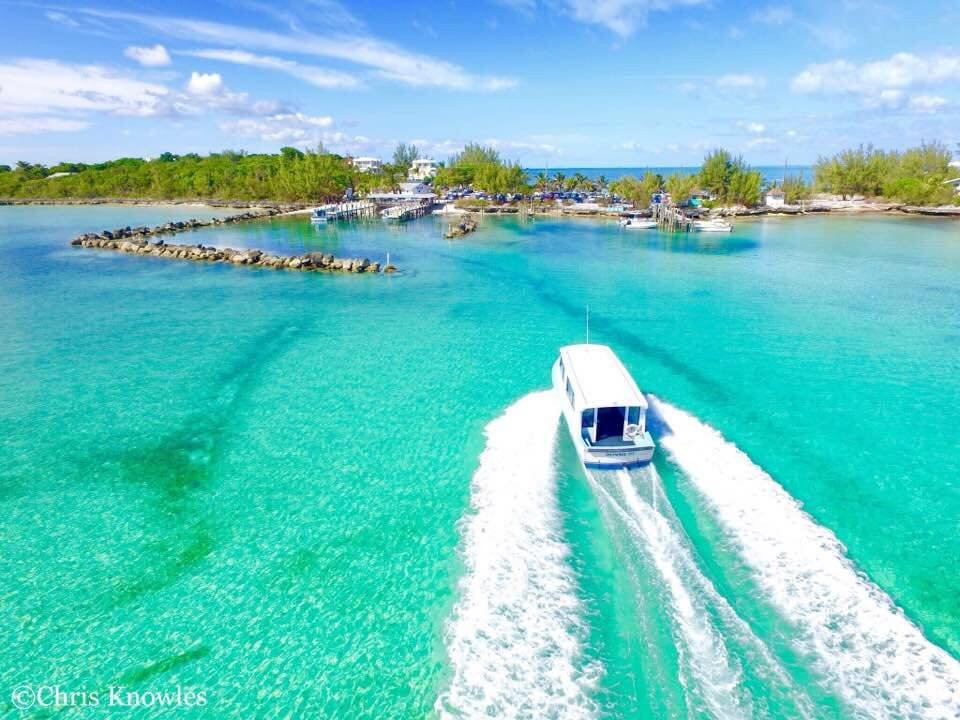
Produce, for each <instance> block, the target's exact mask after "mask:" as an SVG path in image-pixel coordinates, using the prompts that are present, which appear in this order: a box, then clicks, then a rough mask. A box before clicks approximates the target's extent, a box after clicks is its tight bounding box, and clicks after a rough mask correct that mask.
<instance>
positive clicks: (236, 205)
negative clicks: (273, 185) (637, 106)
mask: <svg viewBox="0 0 960 720" xmlns="http://www.w3.org/2000/svg"><path fill="white" fill-rule="evenodd" d="M24 205H43V206H71V205H76V206H86V205H129V206H133V207H212V208H228V209H238V210H240V209H243V210H255V209H259V210H272V211H275V213H274V214H275V215H301V214H305V213H308V212H309V211H310V209H311V208H313V207H314V206H315V203H302V202H286V201H279V200H249V201H247V200H217V199H209V200H204V199H197V198H192V199H183V198H180V199H170V200H153V199H149V198H0V207H2V206H8V207H13V206H24ZM463 210H464V211H465V212H468V213H471V214H478V215H479V214H487V213H488V214H490V215H512V214H522V213H525V212H526V213H529V214H532V215H540V216H567V217H606V216H609V217H624V216H628V215H640V216H643V213H645V212H649V211H645V210H638V211H624V212H609V211H606V210H604V209H603V208H578V207H577V206H576V205H567V206H563V207H560V206H544V207H531V206H529V205H527V206H524V205H523V204H522V203H517V204H507V205H490V206H487V207H484V208H479V207H478V208H474V207H464V208H463ZM832 213H836V214H841V215H843V214H846V215H856V214H900V215H922V216H925V217H946V218H960V205H908V204H905V203H895V202H885V201H880V200H814V201H811V202H807V203H804V204H803V205H793V206H790V205H787V206H784V207H782V208H770V207H756V208H748V207H743V206H740V207H737V206H733V207H716V208H701V209H699V210H698V214H699V215H721V216H724V217H762V216H765V215H776V216H802V215H823V214H832Z"/></svg>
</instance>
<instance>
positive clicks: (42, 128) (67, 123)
mask: <svg viewBox="0 0 960 720" xmlns="http://www.w3.org/2000/svg"><path fill="white" fill-rule="evenodd" d="M88 127H90V123H89V122H86V121H85V120H70V119H67V118H58V117H36V116H31V117H4V118H0V135H27V134H32V133H41V132H42V133H47V132H75V131H77V130H85V129H87V128H88Z"/></svg>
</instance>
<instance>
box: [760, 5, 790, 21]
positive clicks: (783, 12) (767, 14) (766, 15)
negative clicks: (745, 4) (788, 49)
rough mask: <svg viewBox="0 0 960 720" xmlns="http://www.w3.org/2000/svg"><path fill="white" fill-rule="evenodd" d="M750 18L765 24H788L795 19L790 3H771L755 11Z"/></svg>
mask: <svg viewBox="0 0 960 720" xmlns="http://www.w3.org/2000/svg"><path fill="white" fill-rule="evenodd" d="M750 19H751V20H753V22H757V23H763V24H765V25H786V24H787V23H788V22H790V21H791V20H793V9H792V8H791V7H790V6H789V5H770V6H769V7H766V8H764V9H762V10H757V11H756V12H754V13H753V15H751V16H750Z"/></svg>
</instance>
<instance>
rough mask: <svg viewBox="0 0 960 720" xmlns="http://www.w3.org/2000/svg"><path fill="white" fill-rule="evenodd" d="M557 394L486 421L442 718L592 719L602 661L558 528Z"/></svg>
mask: <svg viewBox="0 0 960 720" xmlns="http://www.w3.org/2000/svg"><path fill="white" fill-rule="evenodd" d="M559 416H560V409H559V406H558V404H557V399H556V396H555V395H554V393H552V392H550V391H546V392H538V393H533V394H531V395H527V396H526V397H524V398H522V399H521V400H519V401H518V402H516V403H515V404H514V405H512V406H510V407H509V408H508V409H507V410H506V412H505V413H504V414H503V415H502V416H500V417H499V418H497V419H496V420H494V421H493V422H491V423H490V424H489V425H488V426H487V428H486V436H487V446H486V449H485V450H484V452H483V454H482V455H481V456H480V467H479V468H478V470H477V472H476V474H475V475H474V477H473V483H472V486H471V512H470V514H469V515H467V516H466V517H465V518H464V520H463V525H462V534H463V541H462V542H463V557H464V562H465V565H466V568H465V574H464V577H463V579H462V580H461V583H460V599H459V601H458V603H457V605H456V607H455V608H454V612H453V616H452V617H451V619H450V621H449V622H448V625H447V628H446V644H447V654H448V657H449V660H450V664H451V668H452V678H451V681H450V685H449V687H448V689H447V690H446V691H444V692H443V693H442V694H441V695H440V697H439V698H438V699H437V702H436V707H435V709H436V711H437V714H438V715H439V716H440V717H484V718H489V717H507V718H558V719H560V718H570V719H572V720H577V719H579V718H592V717H594V716H595V715H596V714H597V708H596V704H595V703H594V701H593V700H592V699H591V691H592V689H593V688H594V687H595V685H596V684H597V681H598V679H599V676H600V674H601V673H600V668H599V665H598V664H596V663H586V662H585V660H584V658H583V653H582V646H583V635H584V632H585V623H584V621H583V619H582V607H581V603H580V601H579V599H578V598H577V595H576V592H575V589H576V586H575V578H574V576H573V572H572V570H571V569H570V565H569V555H570V550H569V548H568V546H567V545H566V544H565V543H564V542H563V540H562V539H561V537H560V534H561V529H562V528H561V518H560V511H559V509H558V506H557V498H556V470H555V467H554V449H555V445H556V431H557V424H558V422H557V421H558V418H559Z"/></svg>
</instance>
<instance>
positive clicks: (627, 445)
mask: <svg viewBox="0 0 960 720" xmlns="http://www.w3.org/2000/svg"><path fill="white" fill-rule="evenodd" d="M553 383H554V387H555V388H557V390H558V391H559V392H560V393H561V395H562V397H563V398H564V400H565V402H564V407H563V414H564V416H565V418H566V420H567V425H568V427H569V429H570V434H571V436H572V437H573V439H574V442H575V443H576V444H577V445H578V450H579V451H580V454H581V458H582V459H583V460H584V462H585V463H587V465H588V466H591V465H592V466H603V467H607V466H610V465H620V466H630V465H633V464H640V463H642V462H646V461H649V460H650V458H651V457H652V455H653V441H652V439H651V438H650V434H649V433H648V432H647V401H646V398H644V396H643V393H642V392H640V388H639V387H637V384H636V383H635V382H634V380H633V378H632V377H631V376H630V373H628V372H627V369H626V368H625V367H624V366H623V364H622V363H621V362H620V360H619V359H618V358H617V356H616V355H615V354H614V352H613V350H611V349H610V348H609V347H607V346H606V345H568V346H567V347H564V348H561V349H560V356H559V357H558V358H557V361H556V363H555V364H554V369H553Z"/></svg>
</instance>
